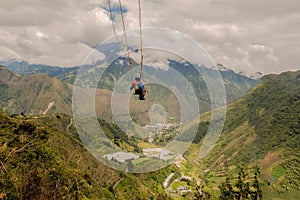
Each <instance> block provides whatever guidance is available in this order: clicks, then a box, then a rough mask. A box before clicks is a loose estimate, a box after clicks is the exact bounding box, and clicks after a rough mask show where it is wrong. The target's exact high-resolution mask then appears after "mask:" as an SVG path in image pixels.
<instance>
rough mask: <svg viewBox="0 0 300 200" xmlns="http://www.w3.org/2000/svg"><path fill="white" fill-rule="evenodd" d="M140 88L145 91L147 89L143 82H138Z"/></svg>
mask: <svg viewBox="0 0 300 200" xmlns="http://www.w3.org/2000/svg"><path fill="white" fill-rule="evenodd" d="M138 86H139V88H141V90H144V89H145V86H144V85H143V83H141V82H138Z"/></svg>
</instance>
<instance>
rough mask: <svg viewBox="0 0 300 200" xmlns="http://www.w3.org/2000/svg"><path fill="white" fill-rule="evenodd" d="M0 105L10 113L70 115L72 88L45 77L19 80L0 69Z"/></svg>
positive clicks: (15, 75) (17, 76) (21, 78)
mask: <svg viewBox="0 0 300 200" xmlns="http://www.w3.org/2000/svg"><path fill="white" fill-rule="evenodd" d="M0 90H1V93H0V103H1V108H2V109H3V110H4V111H5V112H7V113H18V114H20V113H24V114H28V115H36V114H46V113H58V112H61V113H68V114H70V113H71V112H70V111H71V103H70V102H71V96H72V86H71V85H70V84H67V83H64V82H62V81H60V80H58V79H56V78H52V77H49V76H47V75H43V74H32V75H25V76H20V75H17V74H14V73H12V72H11V71H9V70H7V69H6V68H5V67H4V66H1V67H0Z"/></svg>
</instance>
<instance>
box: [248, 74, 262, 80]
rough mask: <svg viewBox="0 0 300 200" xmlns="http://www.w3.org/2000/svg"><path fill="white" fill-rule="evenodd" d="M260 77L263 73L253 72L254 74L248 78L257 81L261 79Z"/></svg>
mask: <svg viewBox="0 0 300 200" xmlns="http://www.w3.org/2000/svg"><path fill="white" fill-rule="evenodd" d="M262 76H263V73H261V72H255V74H253V75H251V76H249V78H251V79H256V80H257V79H261V77H262Z"/></svg>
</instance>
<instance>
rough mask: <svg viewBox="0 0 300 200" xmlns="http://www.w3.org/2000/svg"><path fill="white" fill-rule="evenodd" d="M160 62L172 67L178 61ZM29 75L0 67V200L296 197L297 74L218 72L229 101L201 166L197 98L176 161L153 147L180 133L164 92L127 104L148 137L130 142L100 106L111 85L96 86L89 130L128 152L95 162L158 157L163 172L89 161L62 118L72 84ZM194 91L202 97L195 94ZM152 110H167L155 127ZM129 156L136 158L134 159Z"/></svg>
mask: <svg viewBox="0 0 300 200" xmlns="http://www.w3.org/2000/svg"><path fill="white" fill-rule="evenodd" d="M170 63H171V64H170V65H173V66H174V68H177V69H179V70H180V67H181V65H180V64H179V63H176V62H175V61H172V62H170ZM114 67H117V69H118V67H120V66H114ZM113 69H114V68H113ZM58 71H59V70H58ZM116 71H117V70H116V69H114V70H111V72H110V73H111V74H109V76H111V75H113V77H114V78H116V79H118V78H119V77H118V76H117V75H116V74H115V72H116ZM29 72H30V73H29ZM29 72H28V74H27V75H18V74H15V73H13V72H11V71H9V70H7V69H6V68H5V67H4V66H2V67H1V69H0V77H1V79H0V80H1V81H0V91H1V98H0V100H1V101H0V103H1V104H0V105H1V109H2V110H3V111H1V112H0V117H1V120H0V126H1V131H0V134H1V142H0V155H1V171H0V175H1V178H0V185H1V187H2V188H3V189H1V190H0V199H1V198H2V199H11V198H15V199H22V198H23V199H24V198H29V196H30V197H34V198H35V199H45V198H46V199H50V198H53V199H55V198H58V199H60V198H66V199H76V198H77V199H175V200H176V199H178V200H179V199H222V195H225V196H226V194H227V193H230V194H231V193H232V195H236V196H238V195H240V194H241V193H243V192H241V191H244V190H245V191H246V189H247V188H248V189H247V191H248V192H249V195H250V194H251V195H260V194H261V195H262V199H297V197H298V196H300V195H299V190H300V182H299V173H300V166H299V157H300V155H299V149H300V146H299V145H300V144H299V141H300V140H299V139H300V138H299V133H300V132H299V131H300V110H299V109H300V96H299V95H300V87H299V86H300V72H299V71H297V72H285V73H282V74H279V75H266V76H264V77H262V79H261V80H260V81H259V82H258V83H257V81H256V80H249V79H247V78H245V77H240V76H239V75H237V74H235V73H234V72H232V71H226V72H223V74H222V75H223V78H224V81H225V83H226V89H227V93H228V94H229V95H228V101H229V104H228V106H227V108H226V112H227V115H226V120H225V125H224V128H223V131H222V134H221V136H220V138H219V140H218V142H217V144H216V145H215V146H214V148H213V149H212V151H211V152H210V153H209V154H208V155H207V156H206V157H204V158H201V159H200V158H199V149H200V147H201V146H202V145H203V141H204V139H205V136H206V132H207V129H208V127H209V124H210V118H211V112H210V110H209V100H208V99H205V98H204V97H205V96H200V97H199V98H201V99H202V100H203V101H201V103H202V104H203V105H202V106H203V107H202V108H203V110H204V112H203V113H202V114H201V115H200V116H199V119H195V120H192V121H190V122H189V123H187V124H185V127H184V128H183V130H185V131H189V127H193V126H197V127H198V129H197V134H196V136H195V137H194V139H193V141H192V143H191V145H190V146H189V148H188V150H187V151H186V152H185V154H184V155H183V156H181V155H176V154H174V153H170V152H167V151H166V150H165V149H163V147H164V146H166V144H168V143H169V142H170V141H172V139H173V138H174V136H176V135H177V134H178V132H179V130H180V128H182V127H180V126H181V124H180V123H179V116H180V109H178V107H179V106H178V101H177V100H176V97H174V96H172V93H171V92H170V91H167V90H165V89H164V88H158V87H157V86H156V85H149V86H148V88H149V91H151V92H150V93H149V95H148V96H147V98H148V99H147V103H148V105H147V104H145V103H141V102H138V101H137V100H136V99H134V97H132V99H131V100H130V113H131V115H132V118H133V119H134V120H135V122H136V123H137V124H139V125H141V126H143V127H145V129H147V130H148V132H152V134H150V136H149V137H146V138H135V137H132V136H130V135H128V134H127V133H126V132H124V130H122V129H120V128H119V127H118V126H117V124H115V123H114V120H113V119H112V114H111V111H110V106H108V105H110V103H111V102H110V100H111V95H112V92H111V88H112V87H111V86H112V85H111V80H110V81H107V82H106V83H105V85H106V87H105V88H101V87H98V88H97V90H96V97H95V99H96V102H97V104H96V113H97V117H98V121H99V124H100V126H101V128H102V129H103V130H104V133H105V135H106V136H107V138H108V139H109V141H110V143H111V144H114V145H117V146H118V147H120V148H121V149H122V150H124V151H128V152H129V153H126V154H124V153H122V152H117V153H116V154H107V155H105V156H106V157H105V158H107V159H108V160H110V161H111V162H116V163H130V166H131V167H132V168H135V167H136V168H137V169H140V168H141V169H144V168H143V167H145V166H148V165H151V164H153V163H155V162H156V161H155V160H156V158H160V159H164V158H165V159H166V160H168V163H167V166H166V167H164V168H162V169H159V170H157V171H153V172H149V173H129V172H128V170H129V169H126V170H124V171H123V172H121V171H117V170H114V169H111V168H110V167H108V166H106V165H105V164H102V163H101V162H100V161H98V160H97V159H95V158H94V157H93V156H92V155H91V154H90V153H89V152H88V151H87V150H86V148H85V147H84V146H83V145H82V142H81V140H80V138H79V136H78V134H77V131H76V127H75V124H74V119H73V118H72V116H71V114H72V109H71V107H72V104H71V102H72V100H71V98H72V87H73V86H72V84H71V83H72V81H70V82H69V83H66V82H64V81H63V80H60V79H58V78H57V77H49V76H48V75H45V74H35V72H33V71H30V70H29ZM182 73H185V75H186V76H187V77H189V76H190V75H191V74H192V71H189V68H188V67H187V68H186V69H185V71H184V72H182ZM58 74H59V73H58ZM56 76H57V74H56ZM109 76H108V75H107V76H106V77H109ZM119 76H120V75H119ZM195 78H197V77H193V76H192V77H191V79H190V80H191V81H192V82H193V80H194V79H195ZM241 79H242V81H241ZM104 80H106V79H104ZM112 80H113V79H112ZM238 80H239V81H238ZM195 82H197V81H195ZM200 82H201V81H200ZM256 83H257V84H256ZM195 87H196V86H195ZM201 89H202V90H204V92H201V94H203V93H204V94H205V88H204V89H203V88H198V91H200V90H201ZM249 90H250V91H249ZM163 94H164V95H163ZM154 104H156V105H162V106H163V107H164V108H165V110H166V111H167V121H166V122H165V123H164V124H160V123H154V122H155V120H153V118H154V119H155V118H158V119H160V117H161V116H160V115H158V114H157V113H156V114H157V115H154V116H152V117H153V118H152V119H151V116H149V114H148V113H149V111H151V106H152V105H154ZM87 106H88V105H87ZM150 113H151V112H150ZM158 121H160V120H158ZM152 122H153V123H152ZM151 123H152V124H151ZM147 124H148V125H147ZM180 142H182V143H184V142H185V140H184V138H182V139H180V138H179V139H178V144H180ZM178 148H180V147H178ZM137 153H143V154H144V155H145V156H143V157H140V156H139V157H136V156H135V155H136V154H137ZM238 180H240V182H239V184H240V185H238ZM247 185H248V186H247ZM229 186H230V187H232V189H230V187H229ZM36 188H38V189H36ZM49 191H52V192H49ZM226 192H227V193H226ZM244 193H245V192H244ZM230 194H229V195H230ZM26 195H29V196H26ZM225 196H223V199H226V198H229V196H226V198H225ZM230 198H233V197H232V196H230Z"/></svg>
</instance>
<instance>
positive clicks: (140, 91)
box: [130, 77, 146, 100]
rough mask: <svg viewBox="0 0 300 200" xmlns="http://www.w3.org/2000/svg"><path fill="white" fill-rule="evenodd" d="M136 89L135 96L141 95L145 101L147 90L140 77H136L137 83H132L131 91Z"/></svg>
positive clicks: (140, 97)
mask: <svg viewBox="0 0 300 200" xmlns="http://www.w3.org/2000/svg"><path fill="white" fill-rule="evenodd" d="M133 88H134V90H135V92H134V95H139V99H140V100H145V95H146V89H145V86H144V84H143V83H142V82H141V79H140V78H139V77H135V81H132V82H131V86H130V90H132V89H133Z"/></svg>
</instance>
